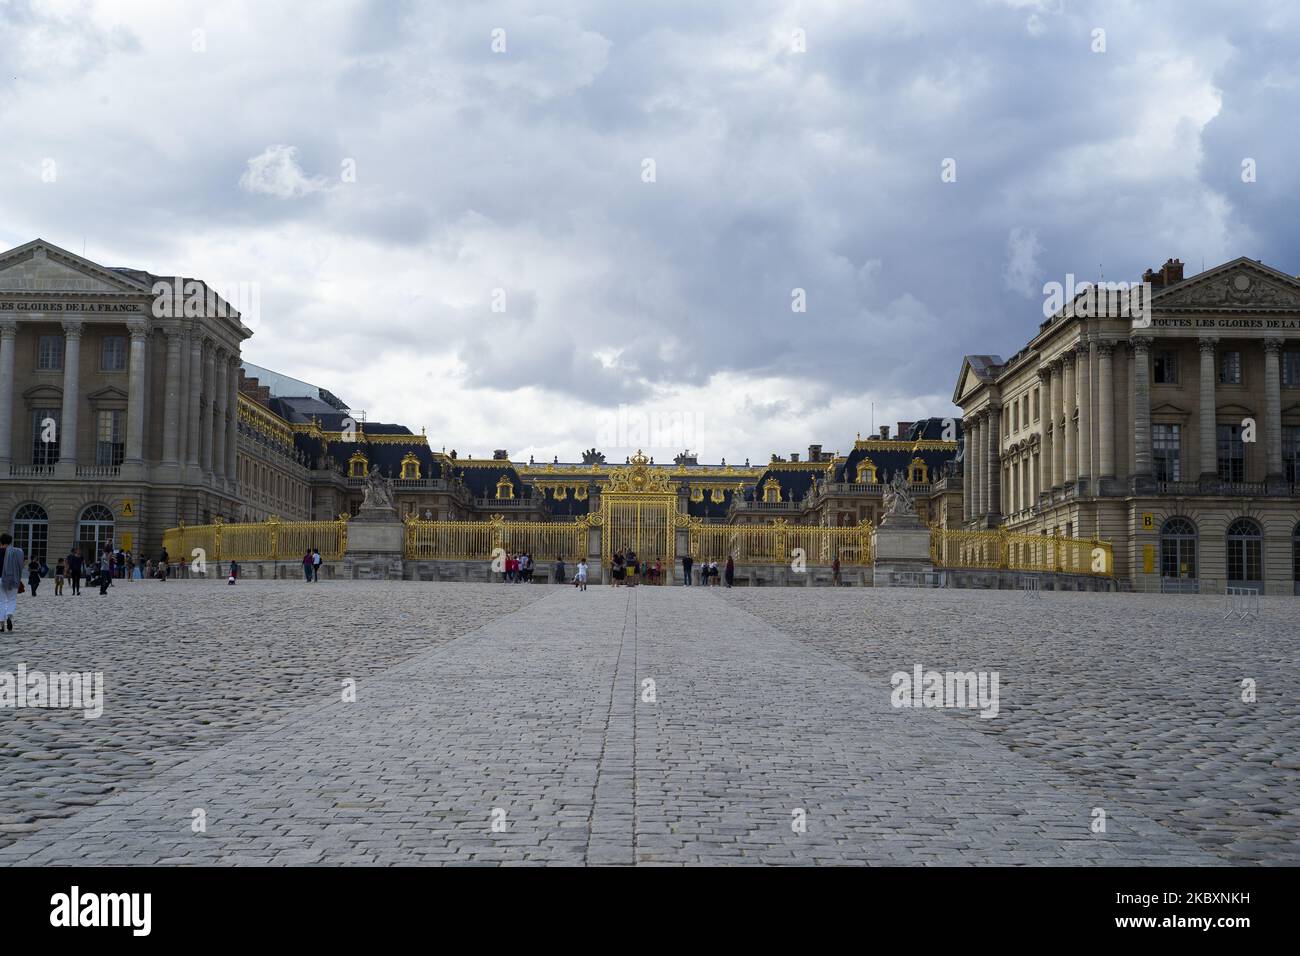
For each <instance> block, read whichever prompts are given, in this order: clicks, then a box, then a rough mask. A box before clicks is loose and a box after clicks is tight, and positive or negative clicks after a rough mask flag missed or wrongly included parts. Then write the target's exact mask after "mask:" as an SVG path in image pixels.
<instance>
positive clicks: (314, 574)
mask: <svg viewBox="0 0 1300 956" xmlns="http://www.w3.org/2000/svg"><path fill="white" fill-rule="evenodd" d="M320 563H321V556H320V551H318V550H317V549H316V548H308V549H307V553H306V554H304V555H303V556H302V575H303V577H304V578H306V580H307V583H308V584H311V583H313V582H316V581H319V580H320ZM230 573H231V576H232V577H236V578H237V577H239V569H238V566H237V565H232V569H231V572H230Z"/></svg>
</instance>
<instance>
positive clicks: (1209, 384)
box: [1199, 336, 1219, 479]
mask: <svg viewBox="0 0 1300 956" xmlns="http://www.w3.org/2000/svg"><path fill="white" fill-rule="evenodd" d="M1218 342H1219V340H1218V339H1217V338H1214V337H1213V336H1206V337H1204V338H1202V339H1201V340H1200V343H1199V344H1200V350H1201V404H1200V410H1199V411H1200V424H1201V478H1202V479H1205V478H1218V476H1219V455H1218V433H1217V431H1216V429H1215V427H1214V426H1215V424H1216V415H1217V413H1216V411H1215V408H1214V384H1215V379H1216V378H1218V371H1217V369H1215V367H1214V347H1215V345H1217V344H1218Z"/></svg>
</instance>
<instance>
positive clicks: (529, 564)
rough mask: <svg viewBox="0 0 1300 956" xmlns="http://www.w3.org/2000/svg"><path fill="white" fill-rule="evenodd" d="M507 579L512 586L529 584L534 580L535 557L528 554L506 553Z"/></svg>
mask: <svg viewBox="0 0 1300 956" xmlns="http://www.w3.org/2000/svg"><path fill="white" fill-rule="evenodd" d="M504 570H505V579H504V580H506V581H509V582H510V583H511V584H528V583H531V581H532V580H533V556H532V555H531V554H529V553H528V552H526V551H524V552H520V553H519V554H515V553H514V552H512V551H507V552H506V561H505V569H504Z"/></svg>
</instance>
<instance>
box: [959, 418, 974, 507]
mask: <svg viewBox="0 0 1300 956" xmlns="http://www.w3.org/2000/svg"><path fill="white" fill-rule="evenodd" d="M973 427H974V426H973V424H972V419H969V418H967V419H965V420H964V421H962V423H961V428H962V441H963V443H964V444H965V448H964V449H963V451H962V458H961V488H962V491H961V510H962V520H964V521H970V519H971V512H972V511H973V510H974V508H973V507H972V504H971V503H972V498H971V492H972V490H973V489H974V485H973V481H974V469H973V468H972V467H971V459H972V458H974V457H975V455H974V451H975V449H974V446H973V445H972V444H971V438H972V437H973V436H972V434H971V429H972V428H973Z"/></svg>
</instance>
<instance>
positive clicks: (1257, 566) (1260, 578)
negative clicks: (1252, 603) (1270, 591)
mask: <svg viewBox="0 0 1300 956" xmlns="http://www.w3.org/2000/svg"><path fill="white" fill-rule="evenodd" d="M1226 558H1227V565H1228V584H1229V585H1231V586H1232V587H1257V588H1259V591H1260V593H1261V594H1263V593H1264V533H1263V532H1262V531H1261V530H1260V528H1259V524H1258V523H1257V522H1255V521H1253V520H1252V519H1250V518H1238V519H1237V520H1236V521H1234V522H1233V523H1232V524H1230V525H1228V537H1227V555H1226Z"/></svg>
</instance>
